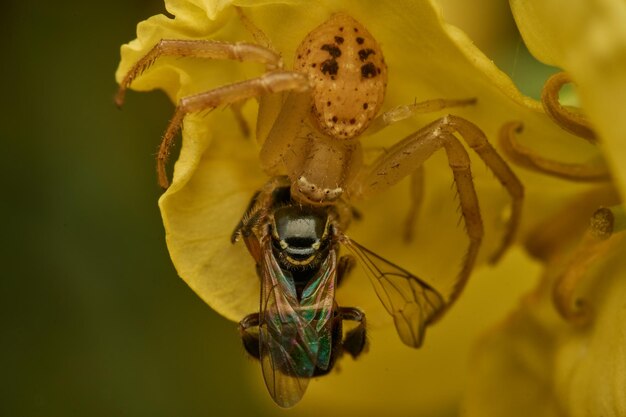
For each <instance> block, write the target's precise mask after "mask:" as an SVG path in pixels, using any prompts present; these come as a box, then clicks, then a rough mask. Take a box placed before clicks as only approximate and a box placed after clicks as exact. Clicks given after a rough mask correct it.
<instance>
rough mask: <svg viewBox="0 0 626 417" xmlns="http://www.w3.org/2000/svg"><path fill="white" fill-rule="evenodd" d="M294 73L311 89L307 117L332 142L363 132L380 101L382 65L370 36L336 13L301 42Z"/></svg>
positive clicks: (384, 82)
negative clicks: (332, 140) (311, 119)
mask: <svg viewBox="0 0 626 417" xmlns="http://www.w3.org/2000/svg"><path fill="white" fill-rule="evenodd" d="M294 70H295V71H298V72H301V73H305V74H306V75H307V76H308V78H309V80H310V82H311V84H312V86H313V87H312V108H311V116H312V118H313V120H314V123H315V125H316V126H317V127H318V128H319V129H320V131H321V132H322V133H324V134H326V135H328V136H331V137H334V138H338V139H350V138H353V137H356V136H358V135H360V134H361V133H363V131H364V130H365V129H366V128H367V126H368V125H369V123H370V121H371V120H372V119H373V118H374V117H375V116H376V114H377V113H378V111H379V110H380V107H381V105H382V103H383V100H384V97H385V88H386V86H387V65H386V64H385V60H384V58H383V53H382V50H381V48H380V45H378V42H376V40H375V39H374V37H373V36H372V35H371V34H370V33H369V32H368V31H367V29H365V27H364V26H363V25H361V24H360V23H359V22H357V21H356V20H354V19H353V18H352V17H350V16H348V15H346V14H342V13H340V14H336V15H334V16H332V17H331V18H330V19H329V20H327V21H326V22H324V23H322V24H321V25H320V26H318V27H317V28H315V29H313V30H312V31H311V32H310V33H309V34H308V35H307V36H306V37H305V38H304V40H303V41H302V43H301V44H300V46H299V47H298V50H297V51H296V57H295V62H294Z"/></svg>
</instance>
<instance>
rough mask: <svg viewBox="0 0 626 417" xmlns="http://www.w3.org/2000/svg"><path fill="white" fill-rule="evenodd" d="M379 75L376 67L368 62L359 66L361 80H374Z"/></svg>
mask: <svg viewBox="0 0 626 417" xmlns="http://www.w3.org/2000/svg"><path fill="white" fill-rule="evenodd" d="M378 73H379V70H378V69H377V68H376V65H374V64H372V63H371V62H368V63H367V64H364V65H363V66H361V76H362V77H363V78H374V77H375V76H377V75H378Z"/></svg>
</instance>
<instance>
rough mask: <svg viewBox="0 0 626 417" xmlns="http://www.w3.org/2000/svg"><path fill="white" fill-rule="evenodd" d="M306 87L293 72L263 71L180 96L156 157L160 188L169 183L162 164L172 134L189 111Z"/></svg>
mask: <svg viewBox="0 0 626 417" xmlns="http://www.w3.org/2000/svg"><path fill="white" fill-rule="evenodd" d="M308 88H309V84H308V80H307V78H306V77H305V76H304V75H302V74H298V73H296V72H291V71H274V72H268V73H266V74H263V75H262V76H260V77H257V78H252V79H250V80H246V81H241V82H238V83H234V84H229V85H226V86H223V87H219V88H215V89H213V90H209V91H205V92H203V93H199V94H195V95H192V96H187V97H183V98H182V99H180V102H179V103H178V106H176V110H175V111H174V116H173V117H172V119H171V120H170V123H169V125H168V126H167V129H166V130H165V133H164V135H163V139H162V140H161V145H160V147H159V153H158V156H157V173H158V177H159V185H161V187H162V188H167V187H168V186H169V181H168V179H167V174H166V172H165V164H166V162H167V159H168V157H169V154H170V148H171V145H172V142H173V140H174V136H175V135H176V133H177V132H178V129H179V128H180V125H181V124H182V122H183V119H184V118H185V115H187V114H189V113H197V112H201V111H207V110H208V111H210V110H213V109H214V108H216V107H218V106H223V105H229V104H233V103H236V102H239V101H242V100H247V99H249V98H252V97H258V96H260V95H263V94H267V93H279V92H282V91H300V92H302V91H306V90H307V89H308Z"/></svg>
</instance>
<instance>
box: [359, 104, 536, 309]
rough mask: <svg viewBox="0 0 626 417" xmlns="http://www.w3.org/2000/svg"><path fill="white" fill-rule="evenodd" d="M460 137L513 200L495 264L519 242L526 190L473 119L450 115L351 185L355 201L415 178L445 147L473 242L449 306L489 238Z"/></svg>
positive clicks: (408, 139)
mask: <svg viewBox="0 0 626 417" xmlns="http://www.w3.org/2000/svg"><path fill="white" fill-rule="evenodd" d="M455 133H457V134H459V135H460V136H461V137H462V138H463V139H464V140H465V142H466V143H467V144H468V145H469V146H470V148H472V149H473V150H474V151H475V152H476V153H477V154H478V156H479V157H480V158H481V159H482V160H483V161H484V162H485V164H486V165H487V167H488V168H489V169H490V170H491V171H492V172H493V173H494V174H495V176H496V177H497V178H498V180H499V181H500V183H501V184H502V185H503V186H504V187H505V189H506V190H507V192H508V193H509V194H510V196H511V198H512V210H511V217H510V219H509V222H508V225H507V229H506V231H505V233H504V237H503V239H502V242H501V244H500V247H499V248H498V250H497V251H496V252H495V253H494V254H493V255H492V256H491V258H490V261H491V262H496V261H497V260H498V259H499V258H500V257H501V256H502V254H503V253H504V252H505V251H506V249H507V248H508V247H509V246H510V244H511V243H512V241H513V237H514V235H515V232H516V230H517V227H518V224H519V219H520V214H521V206H522V199H523V194H524V189H523V186H522V184H521V182H520V181H519V180H518V178H517V177H516V176H515V174H514V173H513V171H511V169H510V168H509V166H508V165H507V163H506V162H505V161H504V160H503V159H502V158H501V157H500V155H498V153H497V152H496V150H495V149H494V148H493V147H492V146H491V144H490V143H489V142H488V141H487V138H486V137H485V134H484V133H483V132H482V131H481V130H480V129H479V128H478V127H477V126H476V125H474V124H473V123H471V122H469V121H468V120H465V119H462V118H460V117H457V116H452V115H448V116H445V117H442V118H441V119H439V120H437V121H435V122H433V123H431V124H430V125H428V126H426V127H424V128H422V129H421V130H419V131H417V132H415V133H413V134H411V135H409V136H407V137H406V138H404V139H403V140H401V141H400V142H398V143H397V144H395V145H394V146H392V147H391V148H390V149H388V151H387V153H385V154H384V155H382V156H381V157H379V158H378V160H376V161H374V163H373V164H372V165H371V166H370V167H368V168H366V169H365V170H364V171H362V172H361V174H360V175H359V176H358V177H357V179H356V181H355V182H353V183H352V184H350V186H349V193H350V194H349V195H350V196H351V198H360V197H364V196H367V195H371V194H374V193H377V192H380V191H382V190H384V189H387V188H389V187H390V186H392V185H394V184H395V183H397V182H398V181H400V180H401V179H402V178H404V177H405V176H407V175H409V174H411V173H412V172H413V171H415V170H416V169H417V167H419V166H421V165H422V164H423V163H424V162H425V161H426V160H427V159H428V158H429V157H430V156H431V155H432V154H433V153H434V152H435V151H437V150H438V149H440V148H444V149H445V151H446V155H447V156H448V161H449V165H450V168H451V169H452V174H453V177H454V182H455V184H456V188H457V191H458V194H459V200H460V205H461V214H462V216H463V219H464V221H465V226H466V232H467V235H468V237H469V241H470V242H469V247H468V249H467V252H466V255H465V259H464V262H463V266H462V268H461V271H460V272H459V274H458V276H457V281H456V283H455V285H454V288H453V289H452V292H451V294H450V296H449V299H448V306H450V305H451V304H452V303H454V301H455V300H456V299H457V298H458V296H459V295H460V294H461V292H462V291H463V288H464V287H465V284H466V283H467V280H468V278H469V275H470V273H471V271H472V268H473V266H474V263H475V261H476V256H477V255H478V249H479V247H480V243H481V241H482V237H483V223H482V218H481V215H480V208H479V204H478V197H477V195H476V190H475V189H474V183H473V181H472V173H471V169H470V159H469V155H468V154H467V151H466V150H465V148H464V147H463V145H462V144H461V142H460V141H459V139H457V137H456V136H455V135H454V134H455Z"/></svg>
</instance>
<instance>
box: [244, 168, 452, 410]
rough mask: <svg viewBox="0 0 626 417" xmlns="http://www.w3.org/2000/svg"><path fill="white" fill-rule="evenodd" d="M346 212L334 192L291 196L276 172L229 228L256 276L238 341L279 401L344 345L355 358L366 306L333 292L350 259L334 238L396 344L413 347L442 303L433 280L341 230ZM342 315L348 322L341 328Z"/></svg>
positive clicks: (297, 392)
mask: <svg viewBox="0 0 626 417" xmlns="http://www.w3.org/2000/svg"><path fill="white" fill-rule="evenodd" d="M350 217H351V211H350V208H349V207H348V206H347V204H345V203H343V202H341V201H339V202H337V203H336V204H333V205H325V206H317V205H310V204H306V203H304V204H303V203H300V202H298V201H296V200H294V199H293V196H292V195H291V188H290V182H289V180H288V179H287V177H277V178H274V179H272V180H271V181H270V182H268V183H267V185H266V186H265V187H264V188H263V189H262V190H261V191H260V192H258V193H257V194H256V195H255V196H254V197H253V199H252V201H251V204H250V208H249V209H248V211H247V212H246V214H245V215H244V217H243V219H242V220H241V222H240V224H239V225H238V226H237V228H236V229H235V232H234V233H233V238H232V241H233V242H236V241H237V240H238V239H239V238H243V241H244V242H245V244H246V246H247V248H248V251H249V252H250V254H251V255H252V257H253V258H254V260H255V262H256V268H257V274H258V276H259V279H260V281H261V296H260V307H259V312H258V313H254V314H250V315H248V316H246V317H245V318H244V319H243V320H242V321H241V322H240V324H239V328H240V332H241V336H242V339H243V343H244V347H245V348H246V350H247V351H248V353H250V355H252V356H253V357H255V358H257V359H259V360H260V361H261V368H262V371H263V377H264V380H265V384H266V386H267V389H268V391H269V392H270V394H271V396H272V398H273V399H274V401H275V402H276V403H277V404H278V405H280V406H282V407H291V406H293V405H295V404H296V403H297V402H298V401H300V399H301V398H302V396H303V395H304V392H305V390H306V388H307V384H308V381H309V379H310V378H312V377H315V376H320V375H324V374H327V373H328V372H330V371H331V370H332V368H333V365H334V363H335V361H336V360H337V359H338V358H339V357H341V356H342V355H343V353H344V352H347V353H349V354H350V355H351V356H352V357H355V358H356V357H357V356H358V355H360V354H361V353H362V351H363V349H364V347H365V341H366V338H365V333H366V329H365V314H364V313H363V312H361V311H360V310H358V309H356V308H351V307H340V306H338V305H337V302H336V301H335V289H336V288H337V286H338V285H339V284H340V282H341V280H342V279H343V278H344V277H345V275H346V274H347V273H348V272H349V270H350V268H351V267H352V265H353V263H354V258H353V257H350V256H342V257H340V256H339V246H340V245H343V246H344V247H346V248H347V249H348V250H349V251H350V252H352V254H353V255H354V256H355V257H356V258H357V259H358V260H359V261H360V262H361V264H362V265H363V266H364V267H365V270H366V271H367V272H368V275H369V277H370V279H371V281H372V283H373V285H374V289H375V291H376V293H377V295H378V297H379V298H380V300H381V301H382V303H383V305H384V306H385V308H386V310H387V311H388V312H389V314H391V315H392V316H393V319H394V323H395V326H396V329H397V331H398V334H399V336H400V338H401V339H402V341H403V342H404V343H405V344H407V345H409V346H411V347H415V348H417V347H419V346H420V345H421V344H422V341H423V339H424V331H425V328H426V326H428V325H429V324H430V323H432V322H433V321H434V320H436V319H437V317H438V316H439V314H440V313H441V312H443V311H444V306H445V302H444V300H443V298H442V297H441V295H440V294H439V293H438V292H437V291H436V290H435V289H434V288H432V287H431V286H430V285H428V284H427V283H426V282H424V281H422V280H420V279H419V278H417V277H416V276H414V275H412V274H411V273H410V272H408V271H406V270H404V269H402V268H400V267H399V266H396V265H394V264H393V263H391V262H389V261H387V260H385V259H384V258H382V257H380V256H378V255H376V254H375V253H373V252H371V251H369V250H368V249H366V248H364V247H363V246H361V245H359V244H358V243H356V242H354V241H353V240H351V239H350V238H349V237H348V236H346V235H345V234H344V230H345V228H346V227H347V226H348V223H349V221H350ZM346 320H348V321H355V322H356V323H357V326H356V327H355V328H354V329H352V330H350V331H349V332H346V334H345V336H344V335H343V331H342V327H343V326H342V325H343V322H344V321H346Z"/></svg>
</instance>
